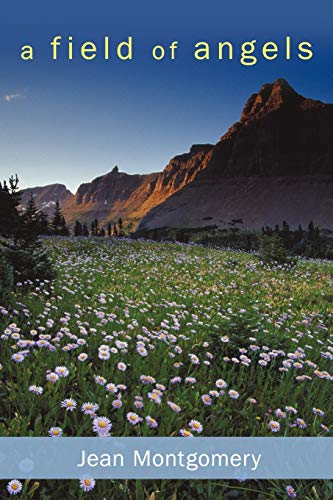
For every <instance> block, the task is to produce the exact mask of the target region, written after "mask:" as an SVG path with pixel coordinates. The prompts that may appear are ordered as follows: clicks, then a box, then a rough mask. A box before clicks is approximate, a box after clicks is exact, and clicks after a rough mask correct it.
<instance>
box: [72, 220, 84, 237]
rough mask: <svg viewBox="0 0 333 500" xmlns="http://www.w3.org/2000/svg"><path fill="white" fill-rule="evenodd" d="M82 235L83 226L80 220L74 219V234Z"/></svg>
mask: <svg viewBox="0 0 333 500" xmlns="http://www.w3.org/2000/svg"><path fill="white" fill-rule="evenodd" d="M82 235H83V227H82V224H81V222H79V221H78V220H76V221H75V227H74V236H82Z"/></svg>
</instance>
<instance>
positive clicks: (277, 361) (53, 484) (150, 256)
mask: <svg viewBox="0 0 333 500" xmlns="http://www.w3.org/2000/svg"><path fill="white" fill-rule="evenodd" d="M45 245H47V246H48V247H49V248H50V250H51V253H52V256H53V259H54V261H55V263H56V267H57V270H58V278H57V279H56V281H55V282H53V283H47V282H37V283H36V282H35V283H21V284H18V285H17V287H16V297H15V301H16V304H15V305H14V308H12V309H10V308H9V307H8V305H6V304H1V307H0V326H1V339H0V363H1V370H0V398H1V399H0V410H1V411H0V436H50V439H51V438H61V436H103V437H107V436H108V435H111V436H184V438H186V437H193V438H194V439H195V437H196V436H198V435H201V436H272V435H274V436H330V435H331V434H330V433H331V432H332V430H333V404H332V387H333V386H332V381H333V372H332V360H333V335H332V322H333V265H332V264H331V263H328V262H321V261H304V260H299V261H298V262H297V264H296V265H295V266H294V267H290V268H288V267H279V266H275V267H274V266H273V267H268V266H264V265H263V264H262V263H261V262H260V259H259V257H257V256H254V255H248V254H244V253H239V252H231V251H221V250H217V249H208V248H203V247H199V246H192V245H180V244H167V243H160V244H159V243H150V242H138V241H127V240H120V239H114V240H113V239H107V240H104V239H103V240H101V239H80V238H77V239H70V238H68V239H66V238H64V239H57V238H55V239H50V240H46V241H45ZM9 479H10V478H8V480H9ZM37 480H38V478H36V482H34V481H30V482H28V481H26V482H23V481H22V484H21V483H20V482H16V483H15V482H14V483H12V484H11V483H9V484H7V482H2V484H1V493H0V497H1V498H3V497H6V496H7V495H9V494H16V493H19V494H20V497H21V498H43V499H61V498H65V499H67V498H69V499H72V498H73V499H74V498H81V497H82V498H83V497H84V498H85V497H87V498H92V499H104V498H107V499H109V498H133V499H134V498H138V499H141V498H142V499H143V498H151V499H154V498H163V499H164V498H172V499H174V500H176V499H182V498H190V497H193V498H201V497H202V496H206V497H208V498H231V497H232V498H235V497H236V498H237V497H238V498H263V499H264V498H287V497H288V496H289V497H292V496H296V495H297V497H298V498H308V499H312V498H313V499H322V498H332V497H333V483H332V482H330V481H293V480H292V478H291V479H290V481H289V482H288V481H257V482H256V481H243V482H241V481H191V482H186V481H96V484H95V482H94V481H93V480H90V482H89V481H87V482H86V483H84V482H81V483H80V484H78V481H40V482H37Z"/></svg>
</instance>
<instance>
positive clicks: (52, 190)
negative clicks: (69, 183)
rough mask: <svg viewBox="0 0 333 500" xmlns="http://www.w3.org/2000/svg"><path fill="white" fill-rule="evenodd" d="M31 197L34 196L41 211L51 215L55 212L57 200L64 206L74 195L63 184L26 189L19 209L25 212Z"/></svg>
mask: <svg viewBox="0 0 333 500" xmlns="http://www.w3.org/2000/svg"><path fill="white" fill-rule="evenodd" d="M31 196H33V198H34V200H35V204H36V206H37V207H38V209H39V210H43V211H44V212H45V213H47V214H48V215H51V214H52V213H53V212H54V206H55V204H56V201H57V200H59V202H60V203H61V204H63V203H65V202H66V201H68V200H70V199H71V198H72V197H73V194H72V193H71V192H70V191H69V190H68V189H67V188H66V186H64V185H63V184H50V185H49V186H44V187H34V188H28V189H24V190H23V191H22V196H21V205H20V207H19V208H21V209H23V210H24V208H25V206H26V205H27V203H28V201H29V200H30V198H31Z"/></svg>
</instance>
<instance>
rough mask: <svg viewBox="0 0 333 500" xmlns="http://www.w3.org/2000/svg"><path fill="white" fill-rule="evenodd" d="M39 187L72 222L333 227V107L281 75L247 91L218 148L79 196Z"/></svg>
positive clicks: (108, 179) (40, 199)
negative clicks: (253, 91)
mask: <svg viewBox="0 0 333 500" xmlns="http://www.w3.org/2000/svg"><path fill="white" fill-rule="evenodd" d="M57 189H58V190H59V196H55V194H56V193H57V192H58V191H57ZM32 191H33V192H34V194H36V197H35V200H36V203H37V206H38V207H39V208H45V206H46V207H47V209H48V210H49V207H52V204H54V202H55V200H56V199H57V197H58V198H59V201H61V202H62V207H63V210H64V214H65V216H66V219H67V220H68V221H69V222H73V221H74V220H75V219H78V220H80V221H81V222H87V223H90V222H91V221H92V220H93V219H94V218H98V219H99V221H100V223H101V225H103V224H104V225H105V224H107V223H108V222H112V221H115V220H116V219H117V218H118V217H122V218H123V220H124V221H125V223H126V224H127V225H130V227H131V228H132V229H134V228H135V227H136V226H137V225H138V224H139V223H140V226H139V227H140V228H155V227H163V226H192V227H195V226H197V227H199V226H205V225H207V220H209V221H210V222H209V224H216V225H218V226H222V227H223V226H224V225H226V224H227V223H228V222H230V221H231V220H232V219H242V220H243V221H244V227H248V228H259V227H261V226H262V225H263V224H265V225H266V224H269V225H275V224H276V223H280V222H281V221H282V220H284V219H285V220H287V221H288V222H289V223H290V225H291V226H297V225H298V224H300V223H301V224H303V225H305V224H308V222H309V220H310V219H313V221H314V222H315V224H318V225H321V226H325V227H328V228H333V105H332V104H324V103H322V102H320V101H315V100H312V99H307V98H304V97H302V96H301V95H299V94H298V93H297V92H295V90H294V89H292V88H291V87H290V85H289V84H288V83H287V82H286V81H285V80H283V79H279V80H276V81H275V82H274V83H272V84H265V85H263V86H262V88H261V89H260V91H259V92H258V93H257V94H253V95H252V96H251V97H250V98H249V99H248V101H247V103H246V105H245V107H244V109H243V112H242V115H241V118H240V120H239V122H237V123H235V124H234V125H233V126H232V127H231V128H230V129H229V130H228V132H227V133H226V134H225V135H224V136H223V137H222V138H221V140H220V141H219V142H218V143H217V144H216V145H215V146H213V145H210V144H203V145H195V146H192V148H191V149H190V151H189V153H185V154H182V155H179V156H176V157H174V158H173V159H172V160H170V162H169V164H168V165H167V166H166V167H165V169H164V170H163V171H162V172H160V173H156V174H147V175H129V174H126V173H122V172H119V170H118V168H117V167H115V168H114V169H113V170H112V171H111V172H109V173H108V174H106V175H104V176H102V177H98V178H96V179H94V180H93V181H92V182H90V183H86V184H82V185H81V186H80V187H79V189H78V191H77V193H76V195H72V194H71V193H70V192H69V191H67V190H66V188H65V186H61V185H53V186H46V187H45V188H35V189H34V190H32ZM30 193H31V190H26V191H25V192H24V194H23V202H24V201H27V200H28V198H29V197H30Z"/></svg>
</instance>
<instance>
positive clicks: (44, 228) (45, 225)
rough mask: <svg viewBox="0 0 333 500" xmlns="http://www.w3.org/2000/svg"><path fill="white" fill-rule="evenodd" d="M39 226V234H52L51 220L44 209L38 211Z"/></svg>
mask: <svg viewBox="0 0 333 500" xmlns="http://www.w3.org/2000/svg"><path fill="white" fill-rule="evenodd" d="M38 226H39V234H43V235H47V234H50V227H49V220H48V218H47V215H46V213H45V212H43V210H40V211H39V212H38Z"/></svg>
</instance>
